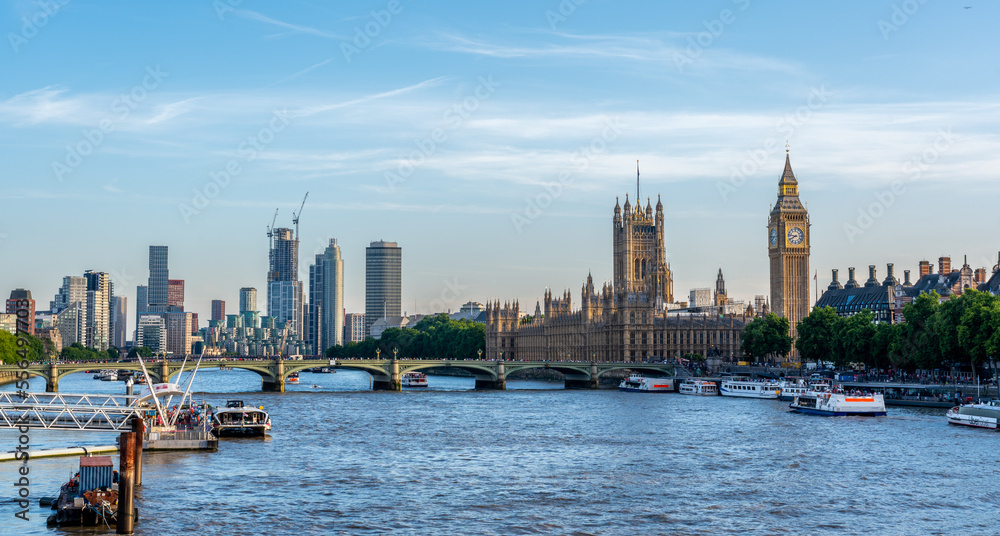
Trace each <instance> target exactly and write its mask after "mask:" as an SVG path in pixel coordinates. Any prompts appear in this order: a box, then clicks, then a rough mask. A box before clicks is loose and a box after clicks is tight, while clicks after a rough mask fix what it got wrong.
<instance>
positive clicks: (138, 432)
mask: <svg viewBox="0 0 1000 536" xmlns="http://www.w3.org/2000/svg"><path fill="white" fill-rule="evenodd" d="M132 431H133V432H134V433H135V464H134V465H133V467H134V468H135V487H137V488H138V487H141V486H142V445H143V441H142V438H143V436H144V435H145V434H146V423H145V422H143V420H142V419H140V418H139V417H132Z"/></svg>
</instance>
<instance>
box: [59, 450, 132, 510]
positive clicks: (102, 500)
mask: <svg viewBox="0 0 1000 536" xmlns="http://www.w3.org/2000/svg"><path fill="white" fill-rule="evenodd" d="M52 509H53V510H55V513H54V514H52V515H50V516H49V518H48V521H47V523H48V525H56V526H77V527H80V526H84V527H107V526H113V525H115V524H117V523H118V472H117V471H115V470H114V464H113V462H112V461H111V458H110V457H108V456H83V457H81V458H80V470H79V471H78V472H77V473H76V475H75V476H73V478H71V479H70V480H69V482H66V483H65V484H63V485H62V486H61V487H60V488H59V497H58V498H57V499H56V500H55V501H53V502H52ZM132 515H133V519H135V520H138V515H139V510H138V509H135V510H133V514H132Z"/></svg>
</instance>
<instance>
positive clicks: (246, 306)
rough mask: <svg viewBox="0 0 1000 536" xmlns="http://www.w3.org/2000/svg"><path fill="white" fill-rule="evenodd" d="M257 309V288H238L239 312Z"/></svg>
mask: <svg viewBox="0 0 1000 536" xmlns="http://www.w3.org/2000/svg"><path fill="white" fill-rule="evenodd" d="M259 310H260V309H257V289H255V288H253V287H243V288H241V289H240V314H243V313H245V312H247V311H259Z"/></svg>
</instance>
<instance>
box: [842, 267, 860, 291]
mask: <svg viewBox="0 0 1000 536" xmlns="http://www.w3.org/2000/svg"><path fill="white" fill-rule="evenodd" d="M847 274H848V275H849V276H850V279H848V280H847V284H845V285H844V288H858V281H857V280H856V279H854V268H848V269H847Z"/></svg>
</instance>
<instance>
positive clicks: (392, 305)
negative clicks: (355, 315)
mask: <svg viewBox="0 0 1000 536" xmlns="http://www.w3.org/2000/svg"><path fill="white" fill-rule="evenodd" d="M402 274H403V248H401V247H399V245H398V244H397V243H396V242H383V241H378V242H372V243H371V245H370V246H368V248H367V249H366V251H365V333H366V334H367V333H369V332H370V330H371V327H372V324H374V323H375V321H376V320H378V319H380V318H385V317H389V316H401V315H402V312H403V277H402Z"/></svg>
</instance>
